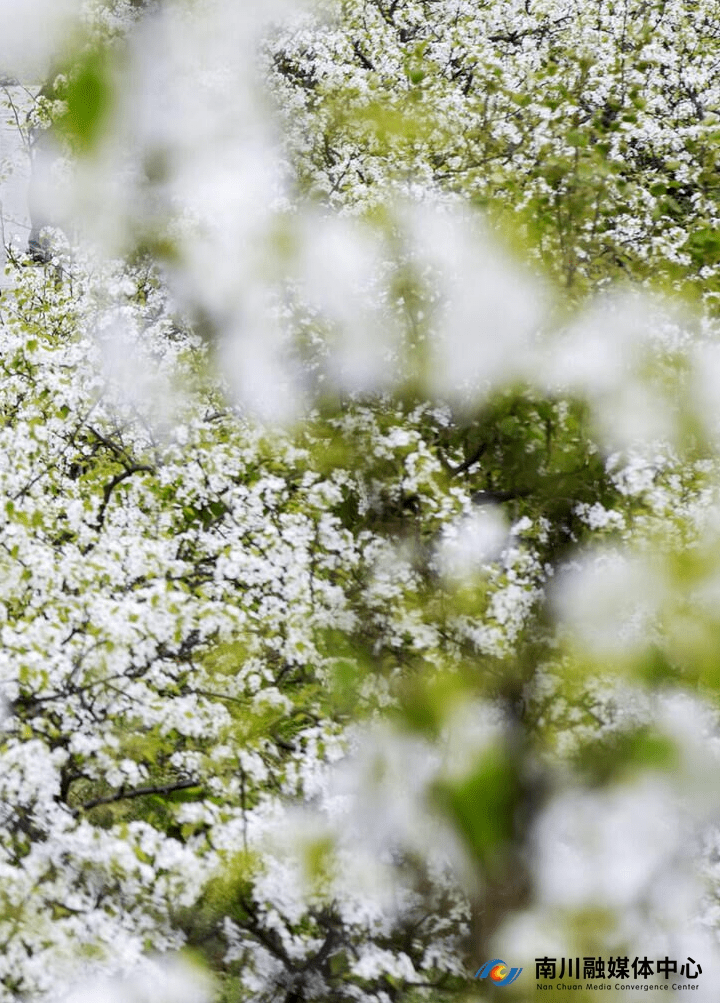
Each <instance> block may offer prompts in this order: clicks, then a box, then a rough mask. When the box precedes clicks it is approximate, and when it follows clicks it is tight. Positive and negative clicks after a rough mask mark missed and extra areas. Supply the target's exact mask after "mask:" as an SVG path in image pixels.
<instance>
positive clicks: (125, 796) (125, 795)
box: [73, 780, 202, 815]
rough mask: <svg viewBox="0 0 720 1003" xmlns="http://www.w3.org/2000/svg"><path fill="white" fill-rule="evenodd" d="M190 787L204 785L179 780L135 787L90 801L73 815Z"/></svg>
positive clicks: (76, 809) (197, 782)
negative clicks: (171, 782) (117, 802)
mask: <svg viewBox="0 0 720 1003" xmlns="http://www.w3.org/2000/svg"><path fill="white" fill-rule="evenodd" d="M190 787H202V784H201V783H199V781H197V780H178V781H177V782H176V783H174V784H156V785H154V786H151V787H135V788H134V789H133V790H130V791H126V790H124V789H122V788H121V789H120V790H119V791H116V792H115V794H107V795H105V797H101V798H92V800H90V801H86V802H85V803H84V804H81V805H80V806H79V808H75V809H74V811H73V814H75V815H78V814H79V813H80V812H81V811H88V810H89V809H90V808H97V806H98V805H101V804H113V803H114V802H115V801H126V800H129V799H130V798H141V797H144V796H145V795H146V794H172V793H173V792H174V791H186V790H188V788H190Z"/></svg>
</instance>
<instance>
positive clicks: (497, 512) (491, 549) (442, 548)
mask: <svg viewBox="0 0 720 1003" xmlns="http://www.w3.org/2000/svg"><path fill="white" fill-rule="evenodd" d="M508 532H509V527H508V523H507V520H506V519H505V516H504V514H503V512H502V510H501V509H500V507H499V506H497V505H482V506H479V507H478V508H477V509H476V511H474V512H471V513H470V514H469V515H466V516H463V517H462V518H460V519H458V520H457V521H455V522H453V523H451V524H449V525H448V526H446V527H445V528H444V530H443V535H442V538H441V540H440V543H439V544H438V548H437V556H436V559H437V562H438V565H439V567H440V571H441V574H443V575H444V576H445V577H446V578H448V579H450V580H453V581H456V582H458V583H462V582H467V581H470V580H471V579H472V578H473V577H474V576H475V575H477V574H478V572H479V571H481V569H482V567H483V565H487V564H488V563H490V562H491V561H494V560H496V559H497V558H498V557H499V556H500V554H501V553H502V550H503V547H504V546H505V544H506V543H507V540H508Z"/></svg>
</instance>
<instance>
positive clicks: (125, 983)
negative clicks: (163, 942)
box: [61, 958, 213, 1003]
mask: <svg viewBox="0 0 720 1003" xmlns="http://www.w3.org/2000/svg"><path fill="white" fill-rule="evenodd" d="M212 995H213V994H212V991H211V986H210V982H209V979H208V978H207V977H206V976H205V975H204V974H203V973H202V972H201V971H200V970H199V969H198V968H196V967H194V966H191V965H190V964H188V963H187V962H185V961H182V960H181V959H180V960H179V959H174V958H170V959H158V960H153V959H147V960H146V961H145V962H144V963H143V964H142V965H141V966H140V967H139V968H138V969H137V970H136V971H135V972H133V973H131V974H129V975H126V976H124V977H120V978H118V977H115V978H112V979H109V978H98V979H91V980H88V981H87V982H85V983H81V984H80V985H78V986H77V988H75V989H73V990H72V991H71V992H70V993H69V994H68V995H67V996H63V997H62V1000H61V1003H98V1000H102V1001H103V1003H210V1000H211V999H212Z"/></svg>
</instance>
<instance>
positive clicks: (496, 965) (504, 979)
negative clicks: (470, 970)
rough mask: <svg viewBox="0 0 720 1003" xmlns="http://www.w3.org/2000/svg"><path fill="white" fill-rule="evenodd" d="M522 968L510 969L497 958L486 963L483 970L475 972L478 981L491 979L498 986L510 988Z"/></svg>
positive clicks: (479, 969)
mask: <svg viewBox="0 0 720 1003" xmlns="http://www.w3.org/2000/svg"><path fill="white" fill-rule="evenodd" d="M521 971H522V968H508V966H507V965H506V964H505V962H504V961H501V960H500V958H495V959H494V960H493V961H486V962H485V964H484V965H483V966H482V968H478V970H477V971H476V972H475V978H476V979H490V980H491V981H492V982H494V983H495V985H496V986H509V985H510V983H511V982H514V981H515V979H516V978H517V977H518V975H519V974H520V972H521Z"/></svg>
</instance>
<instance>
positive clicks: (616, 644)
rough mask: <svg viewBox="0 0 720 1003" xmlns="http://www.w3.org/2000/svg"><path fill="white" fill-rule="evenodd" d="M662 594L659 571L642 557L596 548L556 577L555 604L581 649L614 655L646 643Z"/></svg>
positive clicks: (627, 653)
mask: <svg viewBox="0 0 720 1003" xmlns="http://www.w3.org/2000/svg"><path fill="white" fill-rule="evenodd" d="M665 595H666V585H665V581H664V578H663V576H662V574H661V573H660V571H659V569H658V568H657V567H656V566H655V565H654V564H653V563H651V562H650V561H649V559H647V558H645V557H642V556H633V555H629V554H627V553H623V552H621V551H619V550H610V549H607V550H600V549H598V550H596V551H594V552H592V553H589V554H586V555H585V556H584V557H582V558H581V560H580V561H574V562H573V564H572V566H571V567H567V568H566V569H565V570H564V571H563V572H562V573H561V574H560V575H559V576H558V578H557V579H556V582H555V584H554V588H553V591H552V599H553V605H554V607H555V610H556V613H557V614H558V617H559V620H560V624H561V626H562V627H564V628H565V629H566V631H567V632H568V633H569V635H570V637H571V638H572V639H573V640H574V641H575V642H577V643H578V644H579V645H580V647H581V650H584V651H586V652H588V653H589V654H591V655H593V656H595V657H596V658H608V659H610V660H612V659H618V658H621V657H622V656H623V655H629V654H632V653H633V652H635V651H637V650H641V649H642V648H644V647H645V645H647V644H648V643H649V640H650V638H651V633H650V631H651V630H652V629H653V628H654V627H655V626H656V616H657V614H658V612H659V610H660V608H661V605H662V602H663V600H664V599H665Z"/></svg>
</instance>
